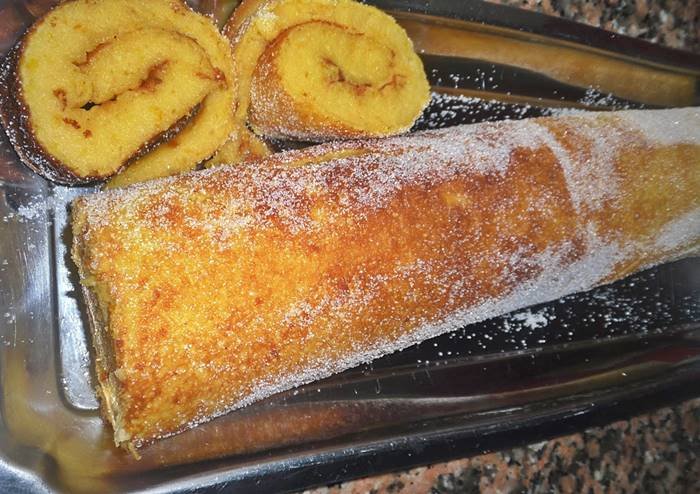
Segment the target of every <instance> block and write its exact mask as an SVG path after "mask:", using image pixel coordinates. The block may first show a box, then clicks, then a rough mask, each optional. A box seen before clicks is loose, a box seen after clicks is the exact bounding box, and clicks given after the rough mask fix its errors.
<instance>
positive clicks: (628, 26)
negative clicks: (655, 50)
mask: <svg viewBox="0 0 700 494" xmlns="http://www.w3.org/2000/svg"><path fill="white" fill-rule="evenodd" d="M491 1H493V2H494V3H500V4H504V5H511V6H513V7H521V8H526V9H530V10H535V11H537V12H542V13H545V14H549V15H556V16H560V17H565V18H567V19H571V20H574V21H577V22H582V23H584V24H589V25H592V26H596V27H602V28H604V29H607V30H609V31H614V32H617V33H620V34H626V35H627V36H633V37H636V38H641V39H645V40H648V41H652V42H654V43H659V44H662V45H666V46H670V47H672V48H680V49H682V50H688V51H693V52H696V53H697V52H700V18H699V16H700V2H699V1H698V0H685V1H684V0H603V1H601V0H593V1H586V0H491Z"/></svg>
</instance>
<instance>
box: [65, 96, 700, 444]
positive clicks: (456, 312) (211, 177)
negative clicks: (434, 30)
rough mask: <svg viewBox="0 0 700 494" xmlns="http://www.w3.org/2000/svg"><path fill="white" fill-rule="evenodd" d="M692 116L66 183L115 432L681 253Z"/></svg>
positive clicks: (358, 147) (529, 129)
mask: <svg viewBox="0 0 700 494" xmlns="http://www.w3.org/2000/svg"><path fill="white" fill-rule="evenodd" d="M699 130H700V110H698V109H683V110H667V111H630V112H619V113H614V114H607V115H606V114H598V113H596V114H580V115H573V116H565V117H556V118H543V119H533V120H529V121H517V122H515V121H513V122H498V123H484V124H478V125H472V126H460V127H455V128H451V129H443V130H439V131H430V132H425V133H420V134H416V135H412V136H410V137H402V138H391V139H386V140H373V141H366V142H362V143H355V142H348V143H342V144H330V145H322V146H317V147H314V148H309V149H307V150H302V151H294V152H288V153H281V154H278V155H274V156H272V157H269V158H267V159H265V160H263V161H260V162H256V163H252V164H244V165H240V166H237V167H219V168H214V169H210V170H205V171H202V172H196V173H191V174H187V175H183V176H180V177H174V178H170V179H164V180H160V181H154V182H152V183H149V184H142V185H137V186H134V187H130V188H127V189H124V190H122V191H115V192H110V193H102V194H97V195H93V196H89V197H85V198H81V199H79V200H78V201H77V202H76V203H75V204H74V209H73V215H74V220H73V229H74V238H75V246H74V257H75V258H76V261H77V262H78V264H79V265H80V266H81V272H82V277H83V282H84V283H85V284H86V286H87V287H88V288H89V289H90V290H93V291H94V292H95V293H96V294H98V298H99V299H100V300H101V302H100V303H101V304H102V306H103V307H105V311H106V314H107V315H108V318H107V320H106V321H105V322H104V326H103V327H101V328H94V330H95V331H102V332H103V340H104V341H106V342H110V343H111V345H112V349H113V352H114V356H115V361H114V368H112V369H109V371H108V372H107V375H108V376H114V377H115V378H116V381H111V382H110V383H108V385H109V386H112V387H111V389H112V390H113V392H114V394H115V400H116V401H117V402H118V403H119V409H120V411H121V413H122V415H121V418H120V419H119V420H117V421H115V420H114V417H112V418H111V419H110V420H111V421H112V423H113V425H114V426H115V429H116V433H117V435H116V437H117V440H118V442H122V443H125V444H131V445H136V446H138V445H140V444H143V443H145V442H148V441H151V440H153V439H155V438H158V437H163V436H167V435H169V434H173V433H175V432H177V431H180V430H182V429H184V428H188V427H191V426H193V425H195V424H197V423H200V422H202V421H205V420H209V419H211V418H212V417H214V416H217V415H220V414H222V413H225V412H227V411H228V410H231V409H233V408H236V407H240V406H243V405H246V404H248V403H251V402H253V401H255V400H259V399H261V398H264V397H266V396H269V395H270V394H273V393H274V392H278V391H282V390H285V389H289V388H291V387H293V386H297V385H300V384H303V383H306V382H309V381H311V380H314V379H319V378H322V377H326V376H328V375H330V374H332V373H334V372H339V371H341V370H344V369H347V368H349V367H352V366H354V365H357V364H359V363H361V362H367V361H369V360H371V359H374V358H377V357H379V356H381V355H384V354H386V353H389V352H392V351H396V350H399V349H402V348H405V347H407V346H409V345H411V344H414V343H417V342H419V341H422V340H424V339H426V338H429V337H432V336H436V335H438V334H441V333H444V332H446V331H450V330H454V329H458V328H460V327H463V326H464V325H466V324H469V323H472V322H476V321H479V320H483V319H485V318H488V317H493V316H496V315H498V314H502V313H505V312H508V311H511V310H515V309H518V308H521V307H523V306H526V305H532V304H536V303H541V302H545V301H548V300H552V299H555V298H558V297H561V296H563V295H566V294H569V293H573V292H577V291H582V290H587V289H590V288H592V287H594V286H597V285H600V284H602V283H607V282H610V281H612V280H614V279H619V278H621V277H623V276H626V275H628V274H630V273H632V272H634V271H636V270H638V269H641V268H643V267H647V266H651V265H653V264H656V263H659V262H663V261H664V260H669V259H674V258H677V257H680V256H684V255H689V254H691V253H697V252H698V247H699V246H700V193H699V192H700V173H699V170H700V132H699ZM114 382H118V386H116V387H115V386H114V385H113V383H114ZM101 385H103V386H104V385H105V383H104V381H103V380H102V379H101Z"/></svg>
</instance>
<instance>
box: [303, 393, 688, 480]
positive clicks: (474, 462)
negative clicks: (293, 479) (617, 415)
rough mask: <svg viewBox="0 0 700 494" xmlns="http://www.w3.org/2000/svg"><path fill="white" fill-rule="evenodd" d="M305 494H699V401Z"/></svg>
mask: <svg viewBox="0 0 700 494" xmlns="http://www.w3.org/2000/svg"><path fill="white" fill-rule="evenodd" d="M306 492H307V493H313V494H364V493H373V494H398V493H413V492H416V493H431V494H447V493H455V494H456V493H475V492H482V493H485V494H496V493H499V494H505V493H521V492H537V493H540V492H542V493H544V492H562V493H592V494H593V493H594V494H598V493H602V492H615V493H617V492H624V493H633V492H634V493H637V492H638V493H644V494H646V493H669V494H670V493H695V492H700V399H697V400H692V401H687V402H685V403H683V404H681V405H679V406H675V407H672V408H662V409H660V410H658V411H656V412H653V413H648V414H643V415H639V416H637V417H634V418H632V419H630V420H625V421H620V422H615V423H613V424H610V425H608V426H606V427H596V428H592V429H588V430H586V431H585V432H582V433H579V434H572V435H569V436H563V437H559V438H556V439H552V440H550V441H544V442H541V443H536V444H530V445H528V446H526V447H521V448H512V449H508V450H505V451H499V452H496V453H490V454H485V455H479V456H474V457H472V458H466V459H461V460H456V461H451V462H448V463H439V464H436V465H432V466H427V467H419V468H414V469H412V470H409V471H407V472H401V473H396V474H388V475H378V476H376V477H369V478H366V479H361V480H356V481H353V482H346V483H344V484H340V485H336V486H332V487H324V488H320V489H314V490H311V491H306Z"/></svg>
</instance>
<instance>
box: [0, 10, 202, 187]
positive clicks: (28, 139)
mask: <svg viewBox="0 0 700 494" xmlns="http://www.w3.org/2000/svg"><path fill="white" fill-rule="evenodd" d="M69 1H75V0H69ZM65 3H68V2H61V3H60V4H59V5H56V6H54V7H53V8H51V9H50V10H49V11H48V12H47V13H46V14H44V15H43V16H42V17H41V18H39V19H38V20H37V21H36V22H35V23H34V24H32V26H31V27H30V28H29V29H27V31H26V32H25V33H24V34H23V35H22V37H21V38H20V39H19V41H18V42H17V43H16V44H15V45H14V46H13V47H12V48H11V49H10V51H9V52H8V53H7V55H5V58H4V59H3V60H2V63H1V64H0V121H2V125H3V127H4V128H5V133H6V135H7V137H8V139H9V140H10V144H12V147H13V148H14V150H15V152H16V153H17V156H18V157H19V159H20V161H22V163H24V164H25V165H26V166H27V167H28V168H30V169H31V170H32V171H34V172H36V173H38V174H39V175H41V176H42V177H44V178H46V179H48V180H50V181H52V182H55V183H57V184H61V185H79V184H90V183H95V182H100V181H103V180H105V179H107V178H109V177H111V176H113V175H116V174H117V173H119V172H120V171H122V170H123V169H124V168H126V167H127V166H128V165H129V164H130V163H132V162H134V161H136V160H137V159H138V158H140V157H142V156H144V155H146V154H148V153H149V152H151V151H153V150H154V149H155V148H157V147H158V146H160V145H161V144H164V143H166V142H168V141H170V140H171V139H173V138H174V137H175V136H177V134H179V133H180V132H181V131H182V129H184V128H185V127H186V126H187V124H189V123H190V121H191V120H192V119H193V118H194V117H195V116H196V115H197V113H198V111H199V107H200V105H199V104H197V105H195V106H194V107H193V108H191V109H190V111H189V112H188V113H187V114H186V115H184V116H183V117H182V118H180V119H179V120H177V121H176V122H175V123H174V124H173V125H171V126H170V127H169V128H168V129H166V130H164V131H163V132H160V133H158V134H156V135H154V136H153V137H152V138H151V139H149V140H148V141H146V142H144V143H143V144H142V145H141V146H140V147H139V148H138V149H137V150H136V151H134V153H133V154H132V155H131V156H130V157H129V158H127V159H126V160H125V161H124V163H123V164H122V166H120V167H119V168H118V169H117V170H114V172H113V173H109V174H106V175H87V176H81V175H78V174H76V173H75V172H74V171H73V170H71V168H70V166H68V165H67V164H65V163H63V162H61V161H60V160H59V159H58V158H56V157H55V156H53V155H52V154H51V153H49V152H48V151H47V150H46V149H45V148H44V147H43V146H42V145H41V143H39V141H38V140H37V139H36V136H35V135H34V129H33V128H32V124H31V112H30V110H29V107H28V106H27V103H26V102H25V100H24V96H23V90H22V82H21V81H20V77H19V62H20V58H21V57H22V53H23V51H24V48H25V44H26V41H27V40H28V39H29V37H31V35H32V33H33V32H34V30H35V29H36V28H37V26H39V25H40V24H41V23H42V22H43V21H44V20H45V19H46V17H47V16H48V15H49V14H50V13H51V12H53V10H54V9H56V8H58V7H59V6H62V5H63V4H65Z"/></svg>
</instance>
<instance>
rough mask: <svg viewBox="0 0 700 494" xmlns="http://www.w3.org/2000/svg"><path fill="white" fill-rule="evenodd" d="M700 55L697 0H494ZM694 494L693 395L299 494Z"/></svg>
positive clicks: (699, 480) (698, 470) (696, 419)
mask: <svg viewBox="0 0 700 494" xmlns="http://www.w3.org/2000/svg"><path fill="white" fill-rule="evenodd" d="M492 1H495V3H502V4H507V5H511V6H516V7H522V8H527V9H531V10H536V11H538V12H543V13H546V14H550V15H558V16H562V17H566V18H568V19H572V20H575V21H578V22H582V23H586V24H590V25H593V26H597V27H602V28H605V29H608V30H611V31H615V32H618V33H621V34H626V35H628V36H634V37H639V38H642V39H646V40H649V41H652V42H655V43H660V44H663V45H666V46H670V47H673V48H679V49H684V50H688V51H693V52H696V53H697V52H700V2H699V1H696V0H688V1H680V0H605V1H585V0H559V1H558V0H492ZM414 492H415V493H434V494H441V493H475V492H482V493H487V494H491V493H499V494H501V493H503V494H505V493H521V492H536V493H540V492H542V493H544V492H562V493H592V494H598V493H602V492H624V493H691V492H692V493H695V492H700V399H695V400H690V401H686V402H684V403H681V404H679V405H677V406H674V407H669V408H662V409H659V410H657V411H655V412H652V413H645V414H642V415H638V416H636V417H633V418H631V419H630V420H625V421H619V422H614V423H612V424H610V425H608V426H605V427H596V428H591V429H588V430H586V431H583V432H581V433H577V434H572V435H568V436H563V437H558V438H556V439H552V440H549V441H544V442H541V443H536V444H530V445H528V446H524V447H517V448H511V449H508V450H504V451H499V452H495V453H489V454H483V455H479V456H474V457H470V458H464V459H460V460H455V461H451V462H448V463H439V464H436V465H431V466H425V467H419V468H414V469H411V470H408V471H405V472H398V473H393V474H386V475H377V476H374V477H368V478H364V479H359V480H355V481H351V482H346V483H343V484H340V485H334V486H330V487H322V488H317V489H312V490H309V491H306V494H351V493H352V494H360V493H363V494H364V493H372V494H398V493H414Z"/></svg>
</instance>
